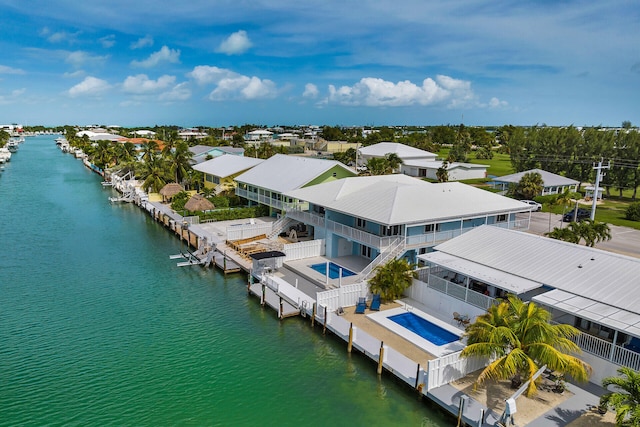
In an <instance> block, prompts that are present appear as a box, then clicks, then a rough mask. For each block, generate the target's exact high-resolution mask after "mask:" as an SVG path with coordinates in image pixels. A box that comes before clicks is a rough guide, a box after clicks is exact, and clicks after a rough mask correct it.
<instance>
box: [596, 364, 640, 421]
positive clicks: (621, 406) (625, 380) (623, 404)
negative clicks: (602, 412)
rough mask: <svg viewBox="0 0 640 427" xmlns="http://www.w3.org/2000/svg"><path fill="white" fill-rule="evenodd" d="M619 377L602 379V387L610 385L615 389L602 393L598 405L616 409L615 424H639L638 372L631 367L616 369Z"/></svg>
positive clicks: (639, 382) (639, 388) (639, 386)
mask: <svg viewBox="0 0 640 427" xmlns="http://www.w3.org/2000/svg"><path fill="white" fill-rule="evenodd" d="M618 374H620V376H619V377H607V378H605V379H603V380H602V387H604V388H608V387H609V386H610V385H613V386H615V387H616V391H611V392H609V393H606V394H603V395H602V396H601V397H600V406H602V407H612V408H613V409H615V411H616V425H618V426H634V427H637V426H640V372H638V371H634V370H633V369H631V368H627V367H621V368H620V369H618Z"/></svg>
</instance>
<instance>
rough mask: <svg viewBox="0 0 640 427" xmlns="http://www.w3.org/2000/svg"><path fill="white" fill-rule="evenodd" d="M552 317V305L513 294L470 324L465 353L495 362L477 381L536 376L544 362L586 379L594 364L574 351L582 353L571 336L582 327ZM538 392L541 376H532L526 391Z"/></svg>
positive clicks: (522, 378)
mask: <svg viewBox="0 0 640 427" xmlns="http://www.w3.org/2000/svg"><path fill="white" fill-rule="evenodd" d="M550 320H551V313H549V312H548V311H547V310H545V309H543V308H541V307H539V306H537V305H536V304H535V303H533V302H523V301H522V300H520V299H519V298H518V297H516V296H513V295H510V296H509V297H508V299H507V300H506V301H503V302H501V303H500V304H498V305H493V306H491V307H490V308H489V309H488V310H487V313H485V314H483V315H482V316H478V318H477V319H476V321H475V322H474V323H472V324H470V325H469V326H467V329H466V332H465V334H464V336H465V337H466V338H467V346H466V347H465V348H464V350H462V353H461V356H462V357H488V358H491V359H492V360H493V361H492V362H491V363H490V364H489V365H488V366H487V367H486V368H485V369H484V370H483V371H482V372H481V373H480V375H479V376H478V379H477V381H476V385H478V384H481V383H482V382H484V381H485V380H487V379H494V380H505V379H509V378H511V379H512V380H516V381H517V382H519V381H521V380H531V379H532V378H533V375H534V374H535V373H536V372H537V371H538V370H540V368H541V367H542V366H544V365H546V366H547V367H548V368H549V369H552V370H554V371H558V372H561V373H563V374H569V375H571V376H572V377H573V378H574V379H575V380H577V381H586V380H587V379H588V378H589V375H590V373H591V367H590V366H589V365H588V364H586V363H585V362H583V361H582V360H580V359H578V358H577V357H575V356H573V355H572V354H575V353H579V352H580V347H578V346H577V345H576V344H575V343H574V342H573V341H572V340H571V338H572V337H574V336H576V335H578V334H579V331H578V330H577V329H576V328H574V327H573V326H571V325H566V324H551V323H550ZM536 391H537V386H536V383H535V381H530V382H529V385H528V387H527V390H526V395H527V396H531V395H533V394H534V393H535V392H536Z"/></svg>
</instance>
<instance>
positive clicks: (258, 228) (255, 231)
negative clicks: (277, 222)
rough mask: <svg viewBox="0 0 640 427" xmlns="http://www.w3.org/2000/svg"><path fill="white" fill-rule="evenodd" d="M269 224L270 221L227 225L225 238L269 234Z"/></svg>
mask: <svg viewBox="0 0 640 427" xmlns="http://www.w3.org/2000/svg"><path fill="white" fill-rule="evenodd" d="M271 225H272V223H270V222H261V223H259V224H240V225H232V226H230V227H227V240H240V239H248V238H250V237H255V236H259V235H261V234H269V233H271Z"/></svg>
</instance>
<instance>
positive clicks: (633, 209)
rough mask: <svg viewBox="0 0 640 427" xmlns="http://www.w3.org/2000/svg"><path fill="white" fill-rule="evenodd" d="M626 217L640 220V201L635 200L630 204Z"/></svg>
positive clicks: (631, 219)
mask: <svg viewBox="0 0 640 427" xmlns="http://www.w3.org/2000/svg"><path fill="white" fill-rule="evenodd" d="M625 218H626V219H628V220H630V221H640V202H634V203H631V204H630V205H629V207H628V208H627V210H626V211H625Z"/></svg>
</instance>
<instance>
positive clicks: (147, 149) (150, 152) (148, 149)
mask: <svg viewBox="0 0 640 427" xmlns="http://www.w3.org/2000/svg"><path fill="white" fill-rule="evenodd" d="M157 152H158V143H157V142H156V141H153V140H150V141H147V143H146V144H143V145H142V160H144V161H145V162H149V161H151V159H153V158H154V157H156V154H157Z"/></svg>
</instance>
